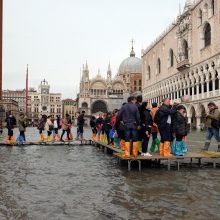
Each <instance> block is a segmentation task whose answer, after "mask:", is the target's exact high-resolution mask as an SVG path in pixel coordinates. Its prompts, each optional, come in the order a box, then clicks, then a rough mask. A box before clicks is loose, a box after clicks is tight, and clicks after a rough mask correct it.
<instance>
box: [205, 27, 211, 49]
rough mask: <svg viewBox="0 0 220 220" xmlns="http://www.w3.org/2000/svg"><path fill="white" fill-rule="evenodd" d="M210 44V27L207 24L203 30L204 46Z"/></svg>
mask: <svg viewBox="0 0 220 220" xmlns="http://www.w3.org/2000/svg"><path fill="white" fill-rule="evenodd" d="M210 44H211V25H210V24H209V23H207V24H206V25H205V29H204V46H205V47H207V46H209V45H210Z"/></svg>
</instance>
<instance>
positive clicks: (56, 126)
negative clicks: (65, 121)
mask: <svg viewBox="0 0 220 220" xmlns="http://www.w3.org/2000/svg"><path fill="white" fill-rule="evenodd" d="M53 125H54V130H53V139H52V140H53V141H60V135H59V129H60V117H59V116H58V115H57V116H56V118H55V119H54V121H53ZM56 137H57V139H56Z"/></svg>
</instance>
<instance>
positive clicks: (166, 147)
mask: <svg viewBox="0 0 220 220" xmlns="http://www.w3.org/2000/svg"><path fill="white" fill-rule="evenodd" d="M164 156H165V157H171V156H172V154H171V153H170V142H169V141H165V142H164Z"/></svg>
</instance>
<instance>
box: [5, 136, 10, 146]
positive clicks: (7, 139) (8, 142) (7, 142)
mask: <svg viewBox="0 0 220 220" xmlns="http://www.w3.org/2000/svg"><path fill="white" fill-rule="evenodd" d="M5 143H6V144H10V143H11V140H9V136H7V137H6V142H5Z"/></svg>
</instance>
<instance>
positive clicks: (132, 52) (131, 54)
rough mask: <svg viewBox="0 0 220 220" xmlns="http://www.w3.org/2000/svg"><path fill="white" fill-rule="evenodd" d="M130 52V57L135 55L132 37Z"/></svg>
mask: <svg viewBox="0 0 220 220" xmlns="http://www.w3.org/2000/svg"><path fill="white" fill-rule="evenodd" d="M131 45H132V47H131V53H130V57H135V52H134V39H132V40H131Z"/></svg>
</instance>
